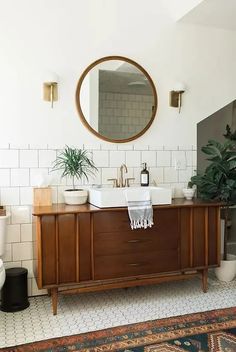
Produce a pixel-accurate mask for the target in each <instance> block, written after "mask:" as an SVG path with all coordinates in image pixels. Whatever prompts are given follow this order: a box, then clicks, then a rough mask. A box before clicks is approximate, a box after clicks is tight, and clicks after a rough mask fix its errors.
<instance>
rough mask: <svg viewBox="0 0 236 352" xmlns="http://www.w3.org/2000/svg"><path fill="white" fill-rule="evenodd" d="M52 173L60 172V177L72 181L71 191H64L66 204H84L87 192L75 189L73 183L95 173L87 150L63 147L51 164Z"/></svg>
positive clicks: (95, 169)
mask: <svg viewBox="0 0 236 352" xmlns="http://www.w3.org/2000/svg"><path fill="white" fill-rule="evenodd" d="M52 170H53V171H56V170H60V171H62V175H61V177H69V178H71V180H72V186H73V188H72V189H67V190H65V191H64V198H65V203H66V204H84V203H86V202H87V199H88V191H87V190H84V189H78V188H76V187H75V181H76V180H78V181H79V180H81V179H82V178H83V177H85V179H86V180H88V176H92V175H94V174H95V172H96V171H97V168H96V167H95V165H94V162H93V160H92V159H91V158H90V155H89V153H88V151H87V150H81V149H76V148H71V147H68V146H65V148H64V150H63V151H62V152H61V153H60V154H59V155H58V156H57V158H56V160H55V161H54V164H53V169H52Z"/></svg>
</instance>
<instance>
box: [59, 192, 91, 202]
mask: <svg viewBox="0 0 236 352" xmlns="http://www.w3.org/2000/svg"><path fill="white" fill-rule="evenodd" d="M64 198H65V203H66V204H70V205H79V204H85V203H87V200H88V191H86V190H84V189H76V190H73V189H70V190H68V189H67V190H65V191H64Z"/></svg>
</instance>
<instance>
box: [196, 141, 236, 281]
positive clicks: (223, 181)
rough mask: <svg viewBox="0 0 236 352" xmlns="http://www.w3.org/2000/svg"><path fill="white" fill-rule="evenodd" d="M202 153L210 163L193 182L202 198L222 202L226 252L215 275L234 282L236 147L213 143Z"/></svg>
mask: <svg viewBox="0 0 236 352" xmlns="http://www.w3.org/2000/svg"><path fill="white" fill-rule="evenodd" d="M202 151H203V152H204V153H205V154H206V155H207V156H208V158H207V160H209V162H210V163H209V165H208V167H207V168H206V170H205V171H204V172H203V173H202V174H197V175H196V176H193V177H192V178H191V182H192V184H194V185H196V186H197V191H198V196H199V197H200V198H203V199H206V200H216V201H222V202H223V212H222V214H223V219H224V253H223V260H222V261H221V266H220V268H217V270H216V275H217V277H218V278H219V279H220V280H223V281H231V280H232V279H233V278H234V276H235V275H236V261H231V260H229V259H230V257H229V255H228V253H227V240H228V234H229V208H230V206H231V205H234V204H236V144H235V142H234V141H232V140H228V141H226V142H225V143H219V142H217V141H214V140H210V141H208V144H207V145H206V146H204V147H202ZM230 268H231V269H230Z"/></svg>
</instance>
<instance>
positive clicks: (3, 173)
mask: <svg viewBox="0 0 236 352" xmlns="http://www.w3.org/2000/svg"><path fill="white" fill-rule="evenodd" d="M76 147H82V148H84V149H87V150H90V151H91V153H92V156H93V160H94V162H95V165H96V166H97V168H98V173H97V174H96V175H95V177H89V180H88V181H87V180H86V179H84V180H83V181H82V184H84V185H86V186H88V185H92V184H103V185H106V186H110V187H111V186H112V182H110V181H108V180H107V179H108V178H114V177H115V178H116V177H118V172H119V167H120V165H121V164H123V163H125V164H126V165H127V167H128V174H127V177H134V178H135V179H134V181H131V184H133V185H138V184H139V182H140V171H141V162H146V163H147V167H148V169H149V172H150V184H154V183H155V184H157V185H158V186H160V187H167V188H168V187H169V188H172V191H173V195H174V196H175V197H182V196H183V195H182V188H183V187H185V186H186V185H187V182H188V180H189V178H190V177H191V176H192V175H193V174H194V170H195V169H196V146H158V145H156V146H155V145H149V146H147V145H143V146H142V144H137V145H133V144H130V143H125V144H107V143H104V144H98V143H96V144H93V145H84V146H83V145H81V146H76ZM62 148H63V145H59V144H58V145H45V144H42V145H35V144H34V145H33V144H30V145H28V144H24V145H15V144H6V145H2V146H1V145H0V200H1V205H6V206H7V210H8V211H10V212H11V218H10V221H9V224H8V228H7V240H6V245H5V249H6V250H5V254H4V257H3V260H4V263H5V266H6V268H11V267H14V266H23V267H26V268H27V269H28V271H29V278H28V285H29V294H30V295H39V294H44V293H45V292H46V291H44V290H42V291H39V290H38V288H37V284H36V281H35V278H34V274H33V270H32V266H33V242H32V215H31V214H32V194H33V187H36V186H38V185H39V184H40V182H42V179H43V178H47V180H50V181H51V184H52V189H53V202H54V203H57V202H58V203H62V202H63V201H64V199H63V191H64V190H65V189H66V188H68V186H71V180H70V179H61V178H60V174H58V173H54V172H52V171H51V168H52V162H53V161H54V160H55V158H56V155H57V153H58V152H59V151H60V150H61V149H62ZM176 165H178V169H176Z"/></svg>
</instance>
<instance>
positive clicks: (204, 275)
mask: <svg viewBox="0 0 236 352" xmlns="http://www.w3.org/2000/svg"><path fill="white" fill-rule="evenodd" d="M207 279H208V270H207V269H203V270H202V290H203V292H204V293H206V292H207V289H208V283H207Z"/></svg>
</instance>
